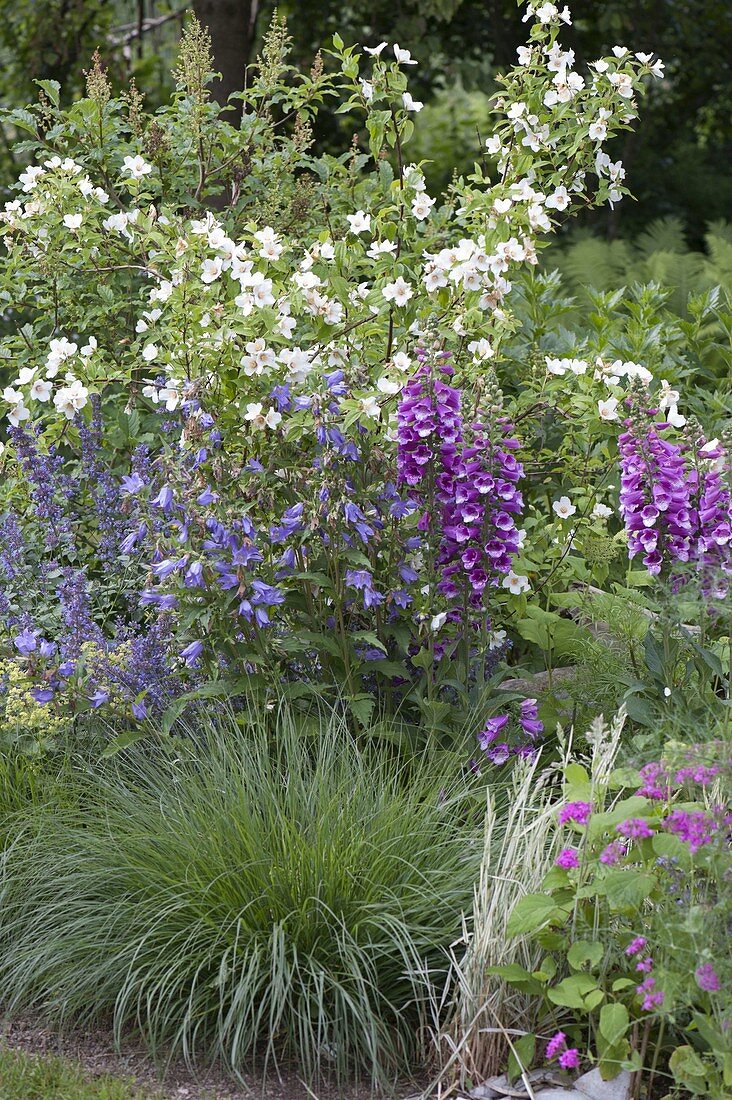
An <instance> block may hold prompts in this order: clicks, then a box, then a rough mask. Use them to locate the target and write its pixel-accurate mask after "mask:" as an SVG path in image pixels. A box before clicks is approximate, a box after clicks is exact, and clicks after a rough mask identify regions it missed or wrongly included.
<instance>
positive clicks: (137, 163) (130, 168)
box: [122, 154, 152, 180]
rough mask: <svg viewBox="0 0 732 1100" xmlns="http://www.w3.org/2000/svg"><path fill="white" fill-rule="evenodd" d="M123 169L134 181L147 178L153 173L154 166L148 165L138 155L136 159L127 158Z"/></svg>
mask: <svg viewBox="0 0 732 1100" xmlns="http://www.w3.org/2000/svg"><path fill="white" fill-rule="evenodd" d="M122 169H123V171H125V172H126V173H127V174H128V176H131V177H132V179H136V180H139V179H142V178H143V176H147V175H149V174H150V172H152V165H151V164H147V162H146V161H144V160H143V158H142V157H141V156H140V155H139V154H138V155H137V156H136V157H125V159H124V162H123V164H122Z"/></svg>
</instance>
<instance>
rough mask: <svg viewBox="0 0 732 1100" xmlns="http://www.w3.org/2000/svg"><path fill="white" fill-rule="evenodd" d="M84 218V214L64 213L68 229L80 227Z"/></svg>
mask: <svg viewBox="0 0 732 1100" xmlns="http://www.w3.org/2000/svg"><path fill="white" fill-rule="evenodd" d="M83 220H84V218H83V215H82V214H64V216H63V223H64V225H65V226H66V228H67V229H80V228H81V223H82V221H83Z"/></svg>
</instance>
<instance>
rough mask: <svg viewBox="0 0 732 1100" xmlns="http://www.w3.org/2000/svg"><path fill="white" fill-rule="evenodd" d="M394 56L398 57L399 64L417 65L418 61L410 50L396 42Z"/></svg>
mask: <svg viewBox="0 0 732 1100" xmlns="http://www.w3.org/2000/svg"><path fill="white" fill-rule="evenodd" d="M393 49H394V57H395V58H396V59H397V64H398V65H416V64H417V62H416V61H415V60H414V59H413V58H412V55H411V53H410V52H409V50H403V49H402V48H401V46H398V45H397V43H396V42H395V43H394V47H393Z"/></svg>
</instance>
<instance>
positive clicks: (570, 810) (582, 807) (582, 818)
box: [557, 802, 592, 825]
mask: <svg viewBox="0 0 732 1100" xmlns="http://www.w3.org/2000/svg"><path fill="white" fill-rule="evenodd" d="M591 813H592V804H591V803H590V802H568V803H567V805H566V806H562V808H561V810H560V811H559V814H558V817H557V820H558V821H559V824H560V825H566V824H567V822H569V821H574V822H576V823H577V824H578V825H586V824H587V822H588V821H589V819H590V815H591Z"/></svg>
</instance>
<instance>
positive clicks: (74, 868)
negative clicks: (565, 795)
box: [0, 710, 479, 1080]
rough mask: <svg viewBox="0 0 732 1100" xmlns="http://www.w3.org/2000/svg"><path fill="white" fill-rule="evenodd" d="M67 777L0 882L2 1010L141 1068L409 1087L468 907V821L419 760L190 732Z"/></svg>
mask: <svg viewBox="0 0 732 1100" xmlns="http://www.w3.org/2000/svg"><path fill="white" fill-rule="evenodd" d="M192 733H193V734H194V738H193V740H192V742H191V743H190V744H188V745H185V744H180V746H179V749H178V751H176V752H175V753H174V754H172V755H168V756H167V757H160V758H156V757H155V756H154V755H152V756H151V754H150V753H149V752H148V753H142V752H140V751H134V750H133V751H132V752H131V753H128V754H126V755H125V756H123V757H121V758H117V761H118V763H117V764H116V765H115V766H114V767H111V766H110V767H108V768H106V769H104V770H101V769H98V770H95V771H94V772H93V773H92V774H89V773H88V771H86V770H84V769H82V770H81V771H78V772H77V774H76V776H75V779H74V782H75V783H76V784H77V785H79V787H80V788H81V789H82V790H83V800H82V804H81V805H79V806H77V807H74V808H68V807H67V808H63V807H59V806H50V807H49V808H48V810H45V811H44V809H43V808H42V807H41V808H39V809H38V811H37V813H36V815H35V817H34V816H33V815H30V816H29V817H28V818H27V819H26V820H27V826H26V827H25V828H24V829H21V830H20V831H19V834H18V835H17V837H16V839H15V842H14V843H13V845H12V847H11V848H10V849H9V850H8V852H7V853H6V857H5V863H4V903H3V907H2V913H0V975H2V983H3V989H4V991H5V993H6V994H7V1002H6V1003H8V1004H9V1005H10V1008H11V1010H16V1011H17V1010H21V1009H28V1008H39V1009H42V1010H43V1011H44V1013H46V1014H48V1015H49V1016H51V1017H52V1018H53V1019H55V1020H69V1019H72V1018H74V1019H78V1020H82V1021H88V1020H93V1019H99V1018H100V1017H103V1016H107V1014H109V1015H111V1017H112V1019H113V1023H114V1027H115V1031H116V1033H117V1034H118V1035H119V1034H120V1033H121V1032H122V1030H123V1029H124V1028H125V1027H126V1026H128V1025H135V1026H137V1027H139V1029H140V1030H141V1032H142V1035H143V1037H144V1038H145V1040H146V1042H147V1043H148V1045H149V1046H150V1049H151V1050H152V1051H153V1052H154V1053H158V1054H161V1053H162V1051H163V1049H165V1050H172V1051H173V1052H175V1053H179V1054H181V1055H183V1056H184V1057H185V1058H186V1059H188V1060H192V1059H194V1058H197V1059H202V1060H205V1059H207V1058H209V1057H214V1056H220V1057H221V1058H222V1059H223V1061H224V1062H225V1063H226V1064H227V1065H229V1066H230V1067H232V1068H233V1069H238V1068H241V1067H243V1066H244V1065H245V1063H247V1062H248V1061H249V1060H251V1059H254V1058H259V1057H260V1056H263V1057H264V1064H265V1066H267V1067H269V1068H270V1069H271V1068H272V1065H273V1064H274V1062H275V1061H276V1060H277V1059H279V1058H281V1057H286V1058H290V1059H294V1060H295V1061H296V1062H297V1063H298V1065H299V1066H300V1067H301V1069H302V1071H303V1072H304V1073H306V1074H307V1075H308V1077H309V1078H313V1077H314V1076H316V1075H317V1074H318V1073H319V1072H326V1073H329V1072H331V1071H333V1072H335V1073H336V1074H337V1075H338V1076H339V1077H341V1078H342V1077H343V1076H344V1075H345V1074H346V1073H349V1072H356V1073H358V1072H360V1071H366V1072H367V1073H369V1074H370V1075H371V1076H372V1077H374V1078H377V1079H381V1080H384V1079H386V1078H388V1077H389V1076H390V1075H391V1074H393V1073H394V1072H395V1071H396V1070H398V1069H405V1068H407V1069H411V1068H412V1067H413V1065H414V1062H413V1061H412V1059H413V1058H414V1055H415V1043H416V1041H417V1034H418V1028H419V1024H420V1021H421V1020H423V1014H424V1009H425V997H426V995H427V992H428V989H427V986H426V985H424V984H423V978H424V974H425V973H426V971H425V969H424V968H429V971H430V973H431V975H432V977H433V979H437V978H439V974H440V973H441V972H443V971H444V968H445V966H446V954H445V952H446V950H447V948H448V947H449V945H450V944H451V943H452V941H453V940H454V939H455V938H456V936H458V935H459V932H460V927H461V920H462V914H463V913H464V912H465V911H466V910H467V909H468V908H469V906H470V902H471V898H472V890H473V882H474V878H475V874H476V870H477V860H478V858H479V857H478V854H477V851H476V845H475V844H474V841H475V839H476V835H475V829H474V827H473V826H471V824H470V820H471V814H470V813H469V802H466V800H465V798H464V797H463V796H462V795H461V794H460V793H459V792H458V791H456V790H451V789H449V788H448V789H447V790H443V791H442V792H441V791H440V788H441V787H442V786H443V785H444V777H442V776H440V775H439V773H436V772H435V771H434V770H433V769H432V768H431V767H430V766H428V765H427V764H426V763H420V762H419V761H417V762H415V763H414V764H413V765H412V766H411V767H410V768H409V770H408V771H405V770H404V769H403V767H401V766H399V765H397V764H393V763H390V762H389V759H388V757H384V756H382V757H376V756H363V755H361V754H360V753H359V752H358V751H357V749H356V747H355V745H354V744H353V743H352V742H351V741H350V740H349V736H348V734H347V731H346V728H345V726H344V724H343V723H342V721H340V720H339V719H338V718H337V717H336V716H335V715H333V716H331V717H330V718H328V719H326V720H324V722H323V724H322V726H321V727H320V728H319V729H317V730H313V731H312V732H311V731H309V730H308V729H307V728H298V727H297V726H296V725H294V724H293V721H292V718H291V716H290V715H289V713H288V712H287V711H286V710H282V711H281V712H280V714H279V715H278V718H277V721H276V722H275V724H274V728H271V726H270V724H268V723H267V722H266V721H265V720H264V718H263V719H262V720H259V719H256V718H254V717H252V718H250V719H248V720H243V719H239V720H238V721H235V720H234V719H233V718H231V719H230V720H229V721H225V722H222V723H221V724H219V725H218V726H214V725H213V724H211V725H209V726H208V728H205V729H203V730H198V731H192Z"/></svg>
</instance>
